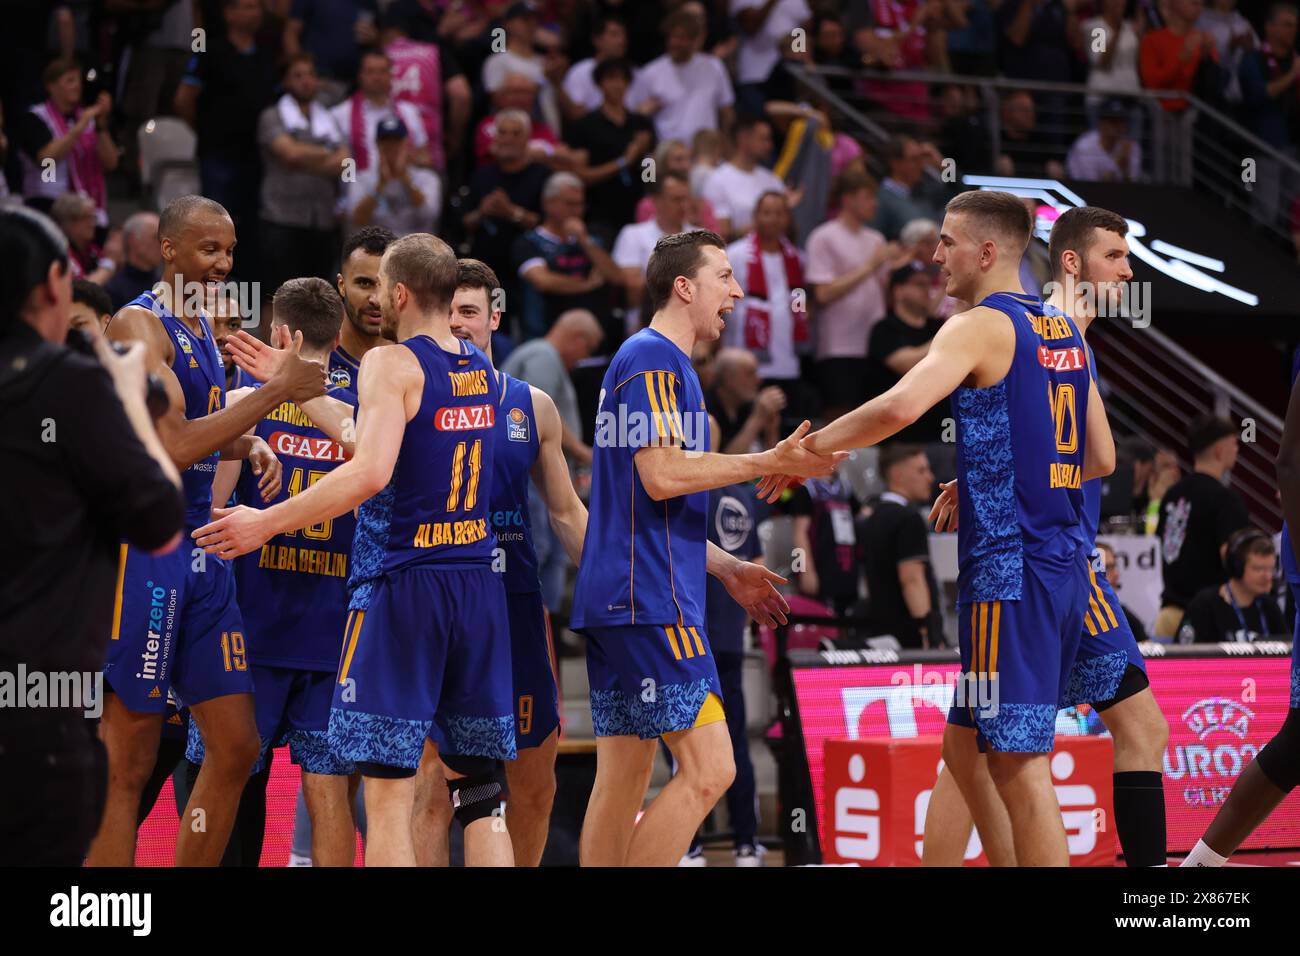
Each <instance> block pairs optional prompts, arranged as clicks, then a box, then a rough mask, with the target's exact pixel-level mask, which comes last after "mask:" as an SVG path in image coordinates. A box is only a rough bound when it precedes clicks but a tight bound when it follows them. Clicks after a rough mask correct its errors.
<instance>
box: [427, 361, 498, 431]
mask: <svg viewBox="0 0 1300 956" xmlns="http://www.w3.org/2000/svg"><path fill="white" fill-rule="evenodd" d="M450 374H452V375H455V374H456V373H455V372H452V373H450ZM466 374H468V373H466ZM496 423H497V413H496V408H495V407H493V406H492V405H464V406H459V407H457V406H451V407H447V406H444V407H442V408H440V409H438V410H437V411H436V412H434V414H433V427H434V428H436V429H438V431H440V432H468V431H476V430H478V429H480V428H493V427H495V426H496Z"/></svg>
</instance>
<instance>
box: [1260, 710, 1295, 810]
mask: <svg viewBox="0 0 1300 956" xmlns="http://www.w3.org/2000/svg"><path fill="white" fill-rule="evenodd" d="M1255 762H1256V763H1257V764H1259V769H1260V770H1261V771H1263V773H1264V776H1266V777H1268V779H1269V782H1270V783H1272V784H1273V786H1275V787H1277V788H1278V789H1279V790H1281V791H1282V792H1283V793H1290V792H1291V791H1292V790H1294V789H1295V788H1296V787H1297V786H1300V708H1297V707H1292V708H1291V709H1290V710H1288V711H1287V713H1286V722H1285V723H1283V724H1282V728H1281V729H1280V730H1279V731H1278V732H1277V733H1276V734H1274V735H1273V739H1272V740H1270V741H1269V742H1268V743H1266V744H1265V745H1264V749H1263V750H1261V751H1260V752H1259V754H1258V755H1257V756H1256V757H1255Z"/></svg>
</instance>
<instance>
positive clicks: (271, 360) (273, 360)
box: [226, 325, 356, 457]
mask: <svg viewBox="0 0 1300 956" xmlns="http://www.w3.org/2000/svg"><path fill="white" fill-rule="evenodd" d="M226 341H227V348H229V349H230V355H231V357H232V358H233V359H234V360H235V364H236V365H238V366H239V367H240V368H242V369H243V370H244V371H245V372H247V373H248V374H249V375H251V376H253V378H255V379H257V380H258V381H259V382H266V381H269V380H270V379H271V378H272V377H274V376H275V375H276V374H277V373H279V371H280V369H281V367H282V366H283V364H284V361H285V359H286V357H287V356H288V350H289V347H290V342H291V339H290V332H289V329H288V328H287V327H286V326H282V325H281V326H276V327H275V328H274V329H272V330H271V341H272V344H270V345H268V344H267V343H265V342H263V341H262V340H261V339H259V338H257V337H255V336H253V335H250V334H249V333H248V332H245V331H244V330H243V329H239V330H237V331H236V332H235V333H234V334H233V335H232V336H230V338H229V339H227V340H226ZM298 407H299V408H301V409H302V410H303V413H304V414H305V415H306V416H307V417H308V418H310V419H311V420H312V424H313V425H315V426H316V427H317V428H319V429H320V430H321V431H323V432H324V433H325V434H326V435H329V437H330V438H332V439H334V440H335V441H336V442H338V443H339V445H341V446H342V448H343V451H344V453H345V454H346V455H348V456H349V457H351V456H352V455H353V454H355V452H356V416H355V414H354V412H353V410H352V406H351V405H349V404H348V403H347V402H342V401H339V400H338V399H337V398H334V397H333V396H330V395H319V396H317V397H315V398H312V399H309V400H307V401H304V402H299V403H298Z"/></svg>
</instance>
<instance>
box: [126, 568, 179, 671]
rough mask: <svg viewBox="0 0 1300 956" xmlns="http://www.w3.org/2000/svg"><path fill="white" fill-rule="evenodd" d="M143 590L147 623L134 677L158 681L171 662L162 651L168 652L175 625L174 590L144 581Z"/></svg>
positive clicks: (168, 656) (169, 657)
mask: <svg viewBox="0 0 1300 956" xmlns="http://www.w3.org/2000/svg"><path fill="white" fill-rule="evenodd" d="M145 587H146V588H148V589H149V622H148V624H147V625H146V627H147V629H148V630H147V632H146V634H145V641H144V650H142V651H141V652H140V669H139V670H138V671H136V674H135V676H136V677H138V678H140V679H141V680H147V681H159V682H161V681H162V680H163V679H164V678H165V677H166V676H167V661H169V660H170V659H171V655H170V654H169V653H164V651H170V650H171V643H172V628H173V626H174V624H175V622H176V589H175V588H165V587H163V586H162V585H160V584H155V583H154V582H152V581H146V582H145ZM160 663H161V666H159V665H160ZM159 693H160V694H161V691H159ZM151 696H152V695H151Z"/></svg>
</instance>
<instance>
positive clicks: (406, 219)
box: [344, 164, 442, 236]
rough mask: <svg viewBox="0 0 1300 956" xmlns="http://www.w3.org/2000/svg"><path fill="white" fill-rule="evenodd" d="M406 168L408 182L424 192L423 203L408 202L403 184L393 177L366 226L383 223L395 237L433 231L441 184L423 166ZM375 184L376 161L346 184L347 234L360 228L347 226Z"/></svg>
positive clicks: (376, 178) (435, 224)
mask: <svg viewBox="0 0 1300 956" xmlns="http://www.w3.org/2000/svg"><path fill="white" fill-rule="evenodd" d="M407 171H408V172H409V173H410V174H411V184H412V185H414V186H415V188H416V189H418V190H420V192H421V193H423V194H424V205H422V206H413V205H411V200H410V193H408V192H407V189H406V184H405V183H402V182H400V181H398V180H395V179H394V180H391V181H390V182H389V183H388V184H387V185H386V186H384V191H383V192H382V193H381V194H380V197H379V202H378V204H377V205H376V206H375V214H374V216H372V217H371V219H370V225H372V226H383V227H384V228H386V229H390V230H392V232H393V234H394V235H397V236H406V235H409V234H410V233H413V232H437V230H438V213H439V211H440V210H441V209H442V183H441V182H440V181H439V180H438V176H437V174H436V173H434V172H433V170H431V169H425V168H424V167H423V166H408V167H407ZM378 186H379V166H378V165H377V164H376V165H374V166H371V167H370V168H369V169H367V170H365V171H363V172H360V173H357V179H356V182H353V183H349V184H348V191H347V196H346V198H345V200H344V202H345V204H346V209H347V214H348V222H349V225H348V229H347V231H348V232H349V233H351V232H355V231H356V230H357V229H358V228H360V227H358V226H353V225H351V218H352V212H353V210H355V209H356V208H357V206H358V205H359V204H360V203H361V200H363V199H365V198H366V197H367V196H369V195H370V194H371V193H373V192H374V191H375V189H376V188H377V187H378Z"/></svg>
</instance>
